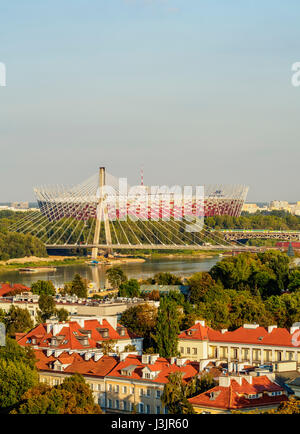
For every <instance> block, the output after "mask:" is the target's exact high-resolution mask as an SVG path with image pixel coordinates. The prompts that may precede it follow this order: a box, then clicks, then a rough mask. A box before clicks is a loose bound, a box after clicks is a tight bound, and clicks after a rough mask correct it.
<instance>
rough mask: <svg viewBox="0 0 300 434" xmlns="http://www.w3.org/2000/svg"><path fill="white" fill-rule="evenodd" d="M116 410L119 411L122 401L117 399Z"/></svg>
mask: <svg viewBox="0 0 300 434" xmlns="http://www.w3.org/2000/svg"><path fill="white" fill-rule="evenodd" d="M116 408H117V409H119V408H120V401H119V400H118V399H116Z"/></svg>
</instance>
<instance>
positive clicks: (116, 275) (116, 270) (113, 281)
mask: <svg viewBox="0 0 300 434" xmlns="http://www.w3.org/2000/svg"><path fill="white" fill-rule="evenodd" d="M106 276H107V279H108V281H109V283H110V285H111V287H112V288H114V289H120V286H121V285H122V283H125V282H126V281H127V276H126V274H125V273H124V271H123V270H122V268H121V267H111V268H109V269H108V270H107V271H106Z"/></svg>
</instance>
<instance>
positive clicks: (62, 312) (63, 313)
mask: <svg viewBox="0 0 300 434" xmlns="http://www.w3.org/2000/svg"><path fill="white" fill-rule="evenodd" d="M55 314H56V316H57V318H58V321H59V322H63V321H68V318H69V312H68V311H67V310H66V309H64V308H61V309H56V310H55Z"/></svg>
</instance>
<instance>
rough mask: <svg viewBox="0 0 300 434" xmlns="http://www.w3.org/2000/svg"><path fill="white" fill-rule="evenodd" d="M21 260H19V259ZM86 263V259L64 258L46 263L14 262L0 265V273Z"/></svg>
mask: <svg viewBox="0 0 300 434" xmlns="http://www.w3.org/2000/svg"><path fill="white" fill-rule="evenodd" d="M20 259H21V258H20ZM85 261H86V258H85V257H84V258H70V259H69V258H65V259H60V260H55V259H53V260H50V261H49V260H47V261H42V260H41V261H39V262H23V261H22V262H14V263H11V264H7V263H5V264H0V272H1V271H8V270H15V269H18V268H39V267H59V266H66V265H78V264H84V263H85Z"/></svg>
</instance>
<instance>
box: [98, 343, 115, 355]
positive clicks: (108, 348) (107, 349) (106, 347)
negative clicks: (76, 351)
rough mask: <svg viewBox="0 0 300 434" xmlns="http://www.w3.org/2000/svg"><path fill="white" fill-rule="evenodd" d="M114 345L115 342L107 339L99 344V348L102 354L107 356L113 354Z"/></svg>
mask: <svg viewBox="0 0 300 434" xmlns="http://www.w3.org/2000/svg"><path fill="white" fill-rule="evenodd" d="M116 343H117V341H116V340H114V339H108V340H106V341H102V342H101V344H100V348H101V350H102V352H103V354H104V355H107V354H109V353H113V352H114V348H115V345H116Z"/></svg>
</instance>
